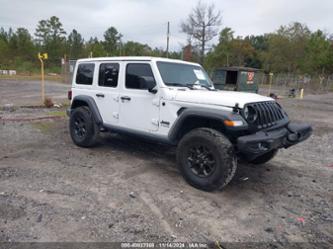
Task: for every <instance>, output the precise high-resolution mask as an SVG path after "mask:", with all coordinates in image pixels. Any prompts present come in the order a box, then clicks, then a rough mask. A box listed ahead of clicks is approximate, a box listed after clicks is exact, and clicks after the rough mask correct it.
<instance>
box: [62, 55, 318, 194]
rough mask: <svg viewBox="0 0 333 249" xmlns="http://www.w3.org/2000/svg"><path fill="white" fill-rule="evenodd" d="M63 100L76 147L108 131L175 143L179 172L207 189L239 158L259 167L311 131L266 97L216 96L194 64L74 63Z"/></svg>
mask: <svg viewBox="0 0 333 249" xmlns="http://www.w3.org/2000/svg"><path fill="white" fill-rule="evenodd" d="M69 96H70V97H71V107H70V109H69V110H68V114H69V116H70V122H69V123H70V124H69V128H70V134H71V137H72V140H73V142H74V143H75V144H77V145H78V146H81V147H91V146H93V145H95V144H96V141H97V137H98V134H99V132H105V131H111V132H118V133H126V134H131V135H136V136H140V137H144V138H148V139H151V140H154V141H156V142H158V143H166V144H169V145H170V146H177V162H178V165H179V169H180V171H181V173H182V175H183V176H184V178H185V179H186V180H187V182H188V183H190V184H191V185H192V186H194V187H197V188H199V189H203V190H206V191H211V190H215V189H219V188H223V187H224V186H226V185H227V184H228V183H229V182H230V181H231V180H232V178H233V176H234V174H235V172H236V168H237V158H240V157H241V158H243V159H245V160H247V161H248V162H251V163H255V164H261V163H265V162H267V161H269V160H270V159H272V158H273V157H274V156H275V155H276V153H277V151H278V150H279V149H281V148H288V147H290V146H292V145H294V144H297V143H299V142H301V141H304V140H305V139H307V138H308V137H309V136H310V135H311V131H312V129H311V127H310V126H309V125H304V124H294V123H290V122H289V118H288V115H287V114H286V113H285V111H284V110H283V109H282V108H281V106H280V105H279V104H278V103H277V102H275V101H274V100H273V99H272V98H269V97H264V96H260V95H257V94H253V93H242V92H230V91H218V90H216V89H215V88H214V85H213V83H212V82H211V80H210V79H209V77H208V75H207V73H206V72H205V70H204V69H203V68H202V67H201V66H200V65H199V64H195V63H189V62H184V61H180V60H170V59H165V58H151V57H110V58H93V59H82V60H78V61H77V63H76V67H75V70H74V77H73V84H72V89H71V94H69Z"/></svg>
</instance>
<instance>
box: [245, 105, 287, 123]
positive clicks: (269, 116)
mask: <svg viewBox="0 0 333 249" xmlns="http://www.w3.org/2000/svg"><path fill="white" fill-rule="evenodd" d="M247 106H251V107H253V108H254V109H255V110H256V112H257V115H258V118H257V119H256V121H255V122H254V123H253V125H256V126H257V128H258V129H263V128H268V127H272V126H274V125H276V124H277V123H278V122H279V121H282V120H285V119H286V118H287V115H286V113H285V112H284V111H283V110H282V108H281V107H280V106H279V105H278V104H277V103H276V102H274V101H269V102H259V103H251V104H248V105H247Z"/></svg>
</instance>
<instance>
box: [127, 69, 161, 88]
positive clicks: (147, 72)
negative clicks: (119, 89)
mask: <svg viewBox="0 0 333 249" xmlns="http://www.w3.org/2000/svg"><path fill="white" fill-rule="evenodd" d="M148 82H153V83H155V79H154V75H153V72H152V70H151V67H150V65H149V64H134V63H133V64H128V65H127V68H126V88H129V89H140V90H147V89H148V88H149V87H148V85H147V83H148Z"/></svg>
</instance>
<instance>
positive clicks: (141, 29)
mask: <svg viewBox="0 0 333 249" xmlns="http://www.w3.org/2000/svg"><path fill="white" fill-rule="evenodd" d="M197 2H198V1H197V0H51V1H46V0H0V27H1V26H2V27H5V28H9V27H13V28H17V27H26V28H28V29H29V30H30V32H31V33H32V34H33V33H34V30H35V28H36V25H37V23H38V21H39V20H41V19H47V18H49V17H50V16H52V15H55V16H58V17H59V18H60V20H61V22H62V23H63V25H64V28H65V30H66V31H67V33H69V32H70V31H71V30H72V29H77V30H78V31H79V32H80V33H81V34H82V35H83V36H84V38H85V39H86V40H87V39H89V37H90V36H97V37H98V38H102V37H103V32H104V31H105V30H106V29H107V28H108V27H110V26H115V27H116V28H117V29H118V31H120V32H121V33H122V34H123V35H124V37H123V39H124V40H125V41H126V40H135V41H139V42H142V43H147V44H149V45H150V46H153V47H155V46H156V47H162V48H164V47H165V46H166V45H165V44H166V25H167V22H168V21H170V23H171V40H170V43H171V49H173V50H178V49H179V48H180V46H181V45H182V44H185V43H186V36H185V35H184V34H181V33H180V32H179V31H180V28H179V25H180V23H181V21H183V20H185V19H186V17H187V15H188V13H189V12H190V11H191V9H192V8H193V7H194V6H195V5H196V4H197ZM202 2H204V3H215V6H216V9H219V10H221V12H222V15H223V24H222V28H223V27H226V26H228V27H231V28H232V29H233V30H234V31H235V34H236V35H240V36H246V35H249V34H263V33H267V32H271V31H274V30H276V29H277V28H278V27H279V26H280V25H282V24H283V25H286V24H288V23H290V22H293V21H299V22H301V23H306V24H307V25H308V26H309V27H310V28H311V29H312V30H315V29H322V30H325V31H326V32H328V33H333V0H215V1H214V0H202Z"/></svg>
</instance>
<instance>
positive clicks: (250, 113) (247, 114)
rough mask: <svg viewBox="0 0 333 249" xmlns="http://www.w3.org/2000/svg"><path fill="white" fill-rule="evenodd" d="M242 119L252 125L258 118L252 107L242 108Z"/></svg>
mask: <svg viewBox="0 0 333 249" xmlns="http://www.w3.org/2000/svg"><path fill="white" fill-rule="evenodd" d="M244 118H245V119H246V121H248V122H250V123H254V122H255V121H256V120H257V118H258V113H257V111H256V110H255V109H254V108H253V107H252V106H246V107H245V108H244Z"/></svg>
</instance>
